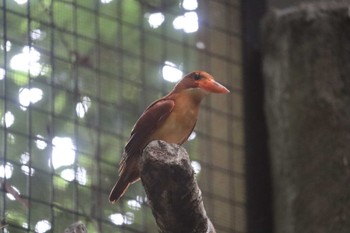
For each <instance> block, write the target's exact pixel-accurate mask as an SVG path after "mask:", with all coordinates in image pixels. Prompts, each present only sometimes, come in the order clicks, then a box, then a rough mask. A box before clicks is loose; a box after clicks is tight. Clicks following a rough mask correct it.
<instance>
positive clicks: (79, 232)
mask: <svg viewBox="0 0 350 233" xmlns="http://www.w3.org/2000/svg"><path fill="white" fill-rule="evenodd" d="M64 233H87V229H86V227H85V224H84V223H83V222H81V221H78V222H75V223H73V224H71V225H70V226H69V227H67V228H66V229H65V230H64Z"/></svg>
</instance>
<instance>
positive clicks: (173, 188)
mask: <svg viewBox="0 0 350 233" xmlns="http://www.w3.org/2000/svg"><path fill="white" fill-rule="evenodd" d="M140 175H141V180H142V184H143V186H144V188H145V191H146V194H147V197H148V199H149V204H150V206H151V208H152V212H153V215H154V217H155V219H156V222H157V225H158V227H159V229H160V232H162V233H172V232H174V233H178V232H186V233H204V232H205V233H207V232H208V233H215V232H216V231H215V229H214V227H213V225H212V223H211V221H210V220H209V218H208V217H207V214H206V212H205V209H204V205H203V200H202V194H201V191H200V189H199V188H198V184H197V181H196V179H195V177H194V171H193V169H192V167H191V163H190V159H189V156H188V154H187V152H186V150H185V149H184V148H183V147H181V146H179V145H176V144H168V143H166V142H164V141H153V142H151V143H150V144H148V146H147V147H146V148H145V149H144V151H143V155H142V159H141V161H140Z"/></svg>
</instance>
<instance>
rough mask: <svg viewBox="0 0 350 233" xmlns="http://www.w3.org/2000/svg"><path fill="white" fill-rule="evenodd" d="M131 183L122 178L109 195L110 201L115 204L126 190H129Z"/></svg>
mask: <svg viewBox="0 0 350 233" xmlns="http://www.w3.org/2000/svg"><path fill="white" fill-rule="evenodd" d="M129 185H130V183H129V182H128V181H127V179H125V177H123V176H121V177H120V178H119V179H118V181H117V183H115V185H114V187H113V189H112V191H111V193H110V194H109V201H110V202H112V203H115V202H117V201H118V200H119V198H121V197H122V196H123V195H124V193H125V192H126V190H127V189H128V187H129Z"/></svg>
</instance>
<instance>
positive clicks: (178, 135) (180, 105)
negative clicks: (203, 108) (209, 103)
mask: <svg viewBox="0 0 350 233" xmlns="http://www.w3.org/2000/svg"><path fill="white" fill-rule="evenodd" d="M198 109H199V102H197V101H194V100H193V98H192V97H191V96H190V95H185V94H184V95H179V96H178V97H177V98H175V106H174V109H173V111H172V112H171V114H170V115H169V116H168V118H167V119H166V120H165V122H164V123H163V124H162V125H161V126H160V127H159V129H157V130H156V131H155V132H154V133H153V134H152V135H151V137H150V141H152V140H163V141H166V142H168V143H177V144H182V143H183V142H184V141H185V140H186V139H187V138H188V136H189V135H190V134H191V132H192V130H193V128H194V126H195V124H196V122H197V116H198Z"/></svg>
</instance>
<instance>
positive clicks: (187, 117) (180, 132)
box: [109, 71, 230, 203]
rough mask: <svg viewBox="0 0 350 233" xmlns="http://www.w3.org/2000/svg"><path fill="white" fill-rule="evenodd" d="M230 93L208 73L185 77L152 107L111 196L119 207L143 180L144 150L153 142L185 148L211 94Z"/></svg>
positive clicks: (136, 133)
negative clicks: (141, 166) (160, 141)
mask: <svg viewBox="0 0 350 233" xmlns="http://www.w3.org/2000/svg"><path fill="white" fill-rule="evenodd" d="M229 92H230V91H229V90H228V89H227V88H226V87H225V86H223V85H221V84H220V83H219V82H217V81H215V80H214V78H213V76H212V75H210V74H209V73H207V72H205V71H193V72H191V73H189V74H187V75H185V76H184V77H183V78H182V79H181V80H180V81H179V82H178V83H177V84H176V85H175V87H174V88H173V90H172V91H171V92H170V93H169V94H167V95H166V96H164V97H162V98H160V99H158V100H156V101H154V102H153V103H151V104H150V105H149V106H148V107H147V108H146V109H145V111H144V112H143V113H142V114H141V116H140V117H139V119H138V120H137V121H136V123H135V125H134V127H133V129H132V130H131V134H130V137H129V139H128V141H127V143H126V145H125V147H124V151H123V154H122V157H121V160H120V163H119V170H118V172H119V179H118V180H117V182H116V183H115V185H114V187H113V188H112V191H111V192H110V195H109V201H110V202H111V203H116V202H117V201H118V200H119V199H120V197H122V196H123V195H124V193H125V192H126V190H127V189H128V187H129V185H130V184H133V183H135V182H136V181H138V180H139V179H140V171H139V161H140V158H141V156H142V151H143V149H144V148H145V147H146V146H147V145H148V143H150V142H151V141H153V140H163V141H165V142H167V143H174V144H178V145H182V144H183V143H184V142H186V141H187V139H188V137H189V136H190V134H191V133H192V131H193V129H194V127H195V125H196V122H197V117H198V112H199V105H200V103H201V101H202V99H203V97H204V96H206V95H207V94H209V93H229Z"/></svg>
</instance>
